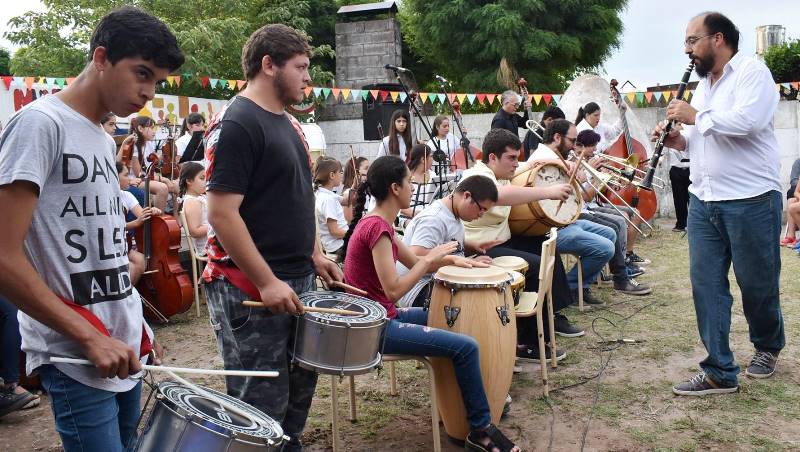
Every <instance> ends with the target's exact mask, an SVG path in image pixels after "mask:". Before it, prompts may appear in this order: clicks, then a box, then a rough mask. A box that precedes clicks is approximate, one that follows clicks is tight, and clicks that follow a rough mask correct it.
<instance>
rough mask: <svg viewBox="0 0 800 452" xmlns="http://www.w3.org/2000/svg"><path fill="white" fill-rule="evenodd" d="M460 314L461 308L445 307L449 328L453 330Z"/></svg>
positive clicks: (445, 316)
mask: <svg viewBox="0 0 800 452" xmlns="http://www.w3.org/2000/svg"><path fill="white" fill-rule="evenodd" d="M498 309H499V308H498ZM460 313H461V308H459V307H454V306H445V307H444V318H445V319H446V320H447V326H449V327H450V328H452V327H453V325H455V324H456V319H458V314H460Z"/></svg>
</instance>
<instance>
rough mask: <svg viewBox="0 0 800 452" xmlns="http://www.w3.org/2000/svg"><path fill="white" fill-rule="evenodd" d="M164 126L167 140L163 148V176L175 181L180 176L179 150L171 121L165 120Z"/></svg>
mask: <svg viewBox="0 0 800 452" xmlns="http://www.w3.org/2000/svg"><path fill="white" fill-rule="evenodd" d="M163 126H164V127H165V128H166V129H167V139H166V140H165V141H164V146H162V147H161V158H162V161H163V163H162V165H161V175H162V176H164V177H168V178H170V179H175V178H177V177H178V175H179V174H180V169H179V168H178V160H179V157H178V156H177V155H176V153H177V151H178V148H177V146H175V136H174V135H173V128H172V125H171V124H170V123H169V120H164V124H163Z"/></svg>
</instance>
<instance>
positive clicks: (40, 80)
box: [34, 75, 47, 85]
mask: <svg viewBox="0 0 800 452" xmlns="http://www.w3.org/2000/svg"><path fill="white" fill-rule="evenodd" d="M36 80H38V83H39V84H40V85H46V84H47V77H45V76H44V75H40V76H39V77H36V78H34V83H37V82H36Z"/></svg>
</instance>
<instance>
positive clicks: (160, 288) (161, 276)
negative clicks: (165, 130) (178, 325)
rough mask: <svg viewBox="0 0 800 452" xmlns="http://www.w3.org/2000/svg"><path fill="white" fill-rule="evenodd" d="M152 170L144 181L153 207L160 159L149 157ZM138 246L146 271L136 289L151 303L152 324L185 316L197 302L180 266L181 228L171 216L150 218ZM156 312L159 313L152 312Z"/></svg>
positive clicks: (138, 233)
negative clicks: (152, 193) (152, 181)
mask: <svg viewBox="0 0 800 452" xmlns="http://www.w3.org/2000/svg"><path fill="white" fill-rule="evenodd" d="M148 161H149V162H150V166H149V168H148V169H147V177H145V179H144V192H145V199H147V200H148V207H149V206H150V202H149V200H150V179H151V178H152V176H153V173H154V172H155V171H156V170H157V169H158V166H159V165H158V156H156V155H155V154H151V155H149V156H148ZM136 245H137V247H139V248H140V249H141V251H142V253H143V254H144V258H145V271H144V273H143V274H142V278H141V279H140V280H139V283H138V284H137V285H136V289H137V290H138V291H139V293H140V294H141V295H142V296H143V297H144V298H145V299H146V300H148V301H149V302H150V305H152V307H151V306H148V305H146V306H147V309H146V310H145V315H146V316H147V318H148V319H149V320H158V319H163V318H167V319H168V318H169V317H172V316H174V315H175V314H180V313H182V312H186V311H187V310H188V309H189V308H190V307H191V306H192V302H193V301H194V296H193V292H192V282H191V280H190V279H189V276H188V275H187V274H186V270H184V269H183V267H182V266H181V262H180V258H179V256H178V252H179V251H180V249H181V228H180V226H179V225H178V222H177V221H176V220H175V218H174V217H172V216H170V215H158V216H151V217H150V218H148V219H147V220H145V221H144V224H143V225H142V226H141V227H140V228H138V229H137V230H136ZM153 311H156V312H153Z"/></svg>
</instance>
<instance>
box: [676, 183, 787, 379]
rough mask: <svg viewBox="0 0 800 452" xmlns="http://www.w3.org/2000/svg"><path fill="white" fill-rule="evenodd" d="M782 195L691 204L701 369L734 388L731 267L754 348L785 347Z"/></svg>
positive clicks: (692, 272) (691, 261)
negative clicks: (781, 290) (781, 293)
mask: <svg viewBox="0 0 800 452" xmlns="http://www.w3.org/2000/svg"><path fill="white" fill-rule="evenodd" d="M781 195H782V194H781V193H780V192H777V191H769V192H767V193H764V194H762V195H759V196H755V197H753V198H747V199H738V200H734V201H718V202H703V201H701V200H700V199H698V198H697V197H696V196H694V195H690V201H689V218H688V220H689V222H688V231H689V264H690V267H689V270H690V276H691V280H692V295H693V296H694V308H695V313H696V315H697V328H698V330H699V331H700V338H701V339H702V340H703V345H705V347H706V351H707V352H708V357H706V359H704V360H703V361H702V362H701V363H700V366H701V367H702V368H703V370H704V371H705V372H706V373H707V374H708V375H709V376H710V377H711V378H712V379H713V380H714V381H717V382H719V383H722V384H726V385H735V384H736V382H737V374H738V373H739V366H738V365H736V363H735V362H734V359H733V352H731V349H730V344H729V335H730V330H731V306H732V305H733V297H732V296H731V292H730V283H729V281H728V271H729V270H730V267H731V263H733V271H734V274H735V275H736V282H737V284H738V285H739V289H741V292H742V307H743V309H744V316H745V318H746V319H747V324H748V326H749V327H750V342H752V343H753V345H754V346H755V348H756V349H757V350H763V351H768V352H773V353H776V352H778V351H780V350H781V349H782V348H783V346H784V345H785V338H784V332H783V315H782V314H781V306H780V296H779V287H778V283H779V277H780V273H781V259H780V246H779V244H778V238H779V236H780V229H781V209H782V201H781Z"/></svg>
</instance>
